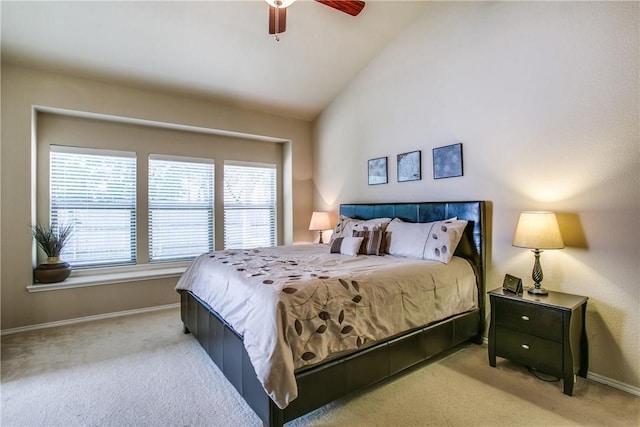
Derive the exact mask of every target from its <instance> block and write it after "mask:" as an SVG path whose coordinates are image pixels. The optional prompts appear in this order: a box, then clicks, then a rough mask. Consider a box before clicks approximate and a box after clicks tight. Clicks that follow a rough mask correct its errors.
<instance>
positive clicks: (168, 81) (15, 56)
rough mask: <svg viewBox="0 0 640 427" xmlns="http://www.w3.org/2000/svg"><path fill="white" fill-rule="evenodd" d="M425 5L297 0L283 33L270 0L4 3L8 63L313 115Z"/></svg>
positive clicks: (4, 56) (285, 113) (4, 44)
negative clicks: (273, 23)
mask: <svg viewBox="0 0 640 427" xmlns="http://www.w3.org/2000/svg"><path fill="white" fill-rule="evenodd" d="M427 4H428V2H423V1H376V0H368V1H367V4H366V6H365V8H364V10H363V11H362V13H361V14H360V15H359V16H357V17H352V16H350V15H347V14H344V13H341V12H339V11H336V10H334V9H332V8H329V7H327V6H325V5H322V4H320V3H317V2H315V1H311V0H298V1H297V2H296V3H294V4H293V5H292V6H290V7H289V9H288V12H287V30H286V32H285V33H283V34H282V35H281V36H280V41H276V40H275V38H274V36H270V35H269V34H268V31H267V30H268V6H267V4H266V3H265V2H264V1H263V0H235V1H194V2H191V1H131V2H129V1H106V2H101V1H71V2H66V1H65V2H63V1H47V2H37V1H36V2H32V1H28V2H27V1H17V2H13V1H5V0H3V1H2V2H1V3H0V5H1V6H0V7H1V14H2V34H1V36H2V39H1V49H2V51H1V52H2V61H3V62H9V63H12V64H16V65H20V66H26V67H32V68H38V69H45V70H50V71H54V72H60V73H65V74H70V75H74V76H79V77H88V78H92V79H99V80H104V81H110V82H116V83H120V84H125V85H132V86H136V87H143V88H150V89H154V90H163V91H171V92H177V93H181V94H185V95H188V96H195V97H200V98H203V99H215V100H219V101H224V102H228V103H230V104H232V105H235V106H238V107H241V108H248V109H252V110H257V111H266V112H270V113H273V114H277V115H282V116H287V117H293V118H299V119H304V120H311V119H313V118H314V117H316V116H317V114H318V113H319V112H321V111H322V110H323V109H324V108H325V107H326V106H327V105H328V104H329V103H330V102H331V100H332V99H334V98H335V97H336V95H338V94H339V93H340V91H341V90H343V89H344V88H345V87H346V86H347V85H348V84H349V82H350V81H351V80H352V79H353V78H354V77H355V76H356V75H357V74H358V73H359V72H360V71H361V70H362V69H363V68H365V67H366V65H367V64H368V63H369V62H370V61H371V60H372V59H373V58H374V57H375V56H376V55H377V54H378V53H379V52H380V51H381V50H382V49H384V47H385V46H386V45H387V44H388V43H389V42H390V41H392V40H393V39H394V37H396V35H397V34H398V33H399V32H401V31H402V30H403V29H404V28H406V27H407V26H408V25H410V23H411V22H412V20H413V19H415V18H416V16H418V15H419V14H420V13H422V12H423V11H424V10H425V8H426V7H427Z"/></svg>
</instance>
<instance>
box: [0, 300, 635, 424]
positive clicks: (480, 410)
mask: <svg viewBox="0 0 640 427" xmlns="http://www.w3.org/2000/svg"><path fill="white" fill-rule="evenodd" d="M1 369H2V375H1V386H0V393H1V396H2V407H1V409H2V417H1V420H0V421H1V425H2V426H4V427H9V426H260V425H261V421H260V420H259V419H258V417H257V416H256V415H255V414H254V413H253V412H252V411H251V409H250V408H249V407H248V406H247V405H246V404H245V403H244V401H243V400H242V398H241V397H240V396H239V395H238V394H237V392H236V391H235V389H234V388H233V387H232V386H231V385H229V384H228V383H227V382H226V379H225V378H224V377H223V375H222V374H221V373H220V372H219V371H218V369H217V368H216V367H215V365H213V362H211V361H210V359H209V358H208V356H207V355H206V354H205V353H204V351H203V350H202V349H201V348H200V346H199V344H198V343H197V342H196V340H195V339H194V338H193V337H192V336H191V335H184V334H183V333H182V325H181V322H180V318H179V311H178V310H165V311H160V312H155V313H149V314H144V315H136V316H129V317H124V318H116V319H109V320H103V321H96V322H91V323H85V324H78V325H71V326H65V327H58V328H51V329H46V330H41V331H34V332H27V333H21V334H15V335H8V336H5V337H3V338H2V362H1ZM561 387H562V385H561V383H559V382H544V381H541V380H539V379H537V378H535V377H533V376H532V375H531V374H530V373H529V372H527V371H526V369H524V368H522V367H520V366H517V365H515V364H512V363H510V362H508V361H506V360H500V361H499V363H498V367H497V368H491V367H489V365H488V362H487V353H486V347H484V346H476V345H469V346H466V347H463V348H461V349H460V350H458V351H456V352H454V353H451V354H449V355H448V356H446V357H444V358H441V359H439V360H437V361H434V362H432V363H430V364H427V365H422V366H420V367H419V368H417V369H412V370H411V371H410V372H409V373H407V374H405V375H403V376H401V377H399V378H396V379H394V380H391V381H387V382H385V383H383V384H380V385H378V386H375V387H373V388H370V389H367V390H365V391H363V392H359V393H357V394H354V395H352V396H350V397H348V398H345V399H341V400H338V401H336V402H334V403H332V404H329V405H327V406H325V407H323V408H320V409H318V410H316V411H314V412H312V413H310V414H308V415H305V416H304V417H301V418H299V419H297V420H294V421H292V422H290V423H288V424H287V426H291V427H293V426H319V425H330V426H346V425H348V426H576V425H589V426H638V425H640V398H638V397H636V396H632V395H630V394H627V393H624V392H621V391H619V390H616V389H613V388H611V387H608V386H605V385H602V384H598V383H594V382H592V381H589V380H585V379H583V378H579V379H578V383H577V384H576V386H575V389H574V396H573V397H569V396H566V395H564V394H562V390H561Z"/></svg>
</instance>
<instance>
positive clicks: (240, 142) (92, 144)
mask: <svg viewBox="0 0 640 427" xmlns="http://www.w3.org/2000/svg"><path fill="white" fill-rule="evenodd" d="M131 129H133V131H132V130H131ZM123 134H124V136H123ZM158 135H159V137H160V138H159V139H157V138H156V137H157V136H158ZM176 136H177V137H178V138H179V143H176V140H175V138H176ZM50 145H62V146H68V147H74V148H87V149H103V150H117V151H134V152H136V155H137V156H138V172H137V185H138V195H137V196H138V212H139V214H138V218H137V253H138V256H137V264H135V265H126V266H118V267H115V266H114V267H106V266H104V267H96V268H86V269H81V270H80V269H74V270H73V272H72V273H71V276H70V277H69V278H68V279H66V280H65V281H64V282H60V283H58V284H36V285H32V284H28V285H27V289H28V290H29V292H39V291H48V290H56V289H66V288H71V287H77V286H79V287H84V286H93V285H101V284H111V283H125V282H136V281H146V280H152V279H158V278H166V277H178V276H179V275H180V274H181V272H182V271H184V269H185V268H186V267H187V266H188V265H189V264H190V263H191V261H181V262H166V263H159V264H156V263H153V264H151V263H149V262H148V222H147V218H146V214H145V213H146V212H148V205H147V192H146V191H147V190H146V188H147V185H148V184H147V174H148V161H147V156H148V155H149V154H151V152H153V153H154V154H159V155H169V156H178V157H195V158H211V159H215V162H217V163H218V164H224V162H225V161H241V162H242V161H246V162H248V163H260V162H264V161H265V160H266V161H267V162H269V163H274V164H276V165H277V191H278V195H279V197H280V199H279V203H278V207H277V209H278V211H277V212H278V224H277V225H278V227H279V228H278V231H277V242H278V243H277V244H282V241H283V239H284V238H285V234H286V238H287V239H291V231H289V232H287V233H285V234H283V230H282V228H280V227H281V226H282V223H281V222H282V218H283V216H282V215H283V214H284V212H289V211H290V209H291V203H290V202H287V203H283V200H282V197H283V195H284V193H283V189H285V188H286V189H287V192H288V191H290V187H291V183H290V182H289V181H290V178H291V170H290V169H291V163H290V160H291V148H292V146H291V141H290V140H286V139H281V138H276V137H266V136H264V135H253V134H246V133H238V132H233V131H226V130H217V129H213V128H204V127H197V126H191V125H181V124H174V123H170V122H158V121H153V120H144V119H134V118H129V117H124V116H114V115H108V114H96V113H90V112H85V111H79V110H68V109H63V108H55V107H46V106H39V105H34V106H33V107H32V139H31V146H32V150H31V153H32V155H31V171H32V172H31V174H32V185H31V200H32V204H31V224H35V223H38V222H40V223H48V222H49V205H50V202H49V194H48V188H49V156H48V150H49V146H50ZM222 170H223V168H222V167H217V168H216V176H215V182H216V183H215V186H216V188H215V194H216V195H221V194H223V188H222V181H223V179H222V175H221V172H220V171H222ZM284 179H286V180H287V181H286V184H285V182H284V181H283V180H284ZM141 203H142V204H141ZM222 206H223V204H222V201H221V200H220V199H219V198H218V197H217V196H216V200H215V212H216V213H215V216H216V217H215V224H216V226H215V241H216V245H217V247H216V248H215V249H216V250H220V249H222V247H221V245H222V243H221V242H223V241H224V238H223V229H222V226H221V225H220V224H223V221H222V220H223V216H222V212H223V209H222ZM283 209H284V211H283ZM140 213H142V214H140ZM286 216H287V218H289V219H288V220H287V224H289V226H291V225H292V223H291V218H290V214H289V215H286ZM31 248H32V251H31V252H32V266H33V267H35V266H36V265H37V263H38V259H37V256H38V255H39V254H38V249H37V247H36V245H35V242H33V241H32V245H31Z"/></svg>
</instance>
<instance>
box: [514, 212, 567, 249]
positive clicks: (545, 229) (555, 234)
mask: <svg viewBox="0 0 640 427" xmlns="http://www.w3.org/2000/svg"><path fill="white" fill-rule="evenodd" d="M513 246H517V247H519V248H529V249H562V248H564V242H563V241H562V235H561V234H560V227H558V220H557V219H556V214H555V213H553V212H540V211H526V212H522V213H520V218H518V225H516V232H515V234H514V236H513Z"/></svg>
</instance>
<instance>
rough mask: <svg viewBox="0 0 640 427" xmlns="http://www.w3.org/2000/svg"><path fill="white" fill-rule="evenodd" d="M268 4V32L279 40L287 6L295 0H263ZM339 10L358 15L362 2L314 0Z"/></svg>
mask: <svg viewBox="0 0 640 427" xmlns="http://www.w3.org/2000/svg"><path fill="white" fill-rule="evenodd" d="M265 1H266V2H267V3H268V4H269V34H274V35H275V36H276V40H278V41H280V37H279V34H281V33H284V32H285V31H286V28H287V7H289V6H291V4H293V2H294V1H296V0H265ZM315 1H317V2H318V3H322V4H324V5H326V6H329V7H331V8H333V9H336V10H339V11H340V12H344V13H347V14H349V15H351V16H358V14H359V13H360V12H362V9H363V8H364V2H363V1H360V0H315Z"/></svg>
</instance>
